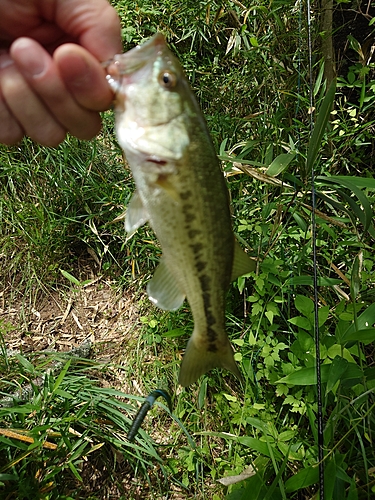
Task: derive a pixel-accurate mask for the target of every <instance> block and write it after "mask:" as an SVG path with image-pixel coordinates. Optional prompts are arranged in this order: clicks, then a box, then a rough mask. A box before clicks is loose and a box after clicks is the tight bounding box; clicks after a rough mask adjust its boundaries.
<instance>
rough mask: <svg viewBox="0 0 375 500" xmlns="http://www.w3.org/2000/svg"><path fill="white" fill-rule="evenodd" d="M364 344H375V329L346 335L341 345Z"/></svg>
mask: <svg viewBox="0 0 375 500" xmlns="http://www.w3.org/2000/svg"><path fill="white" fill-rule="evenodd" d="M353 341H355V342H362V343H363V344H370V343H371V342H375V328H366V329H365V330H357V331H354V332H350V333H348V334H345V335H344V336H343V338H342V339H341V344H342V345H344V344H346V343H347V342H353Z"/></svg>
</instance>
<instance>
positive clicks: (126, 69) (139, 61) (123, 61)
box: [103, 33, 167, 87]
mask: <svg viewBox="0 0 375 500" xmlns="http://www.w3.org/2000/svg"><path fill="white" fill-rule="evenodd" d="M166 48H167V44H166V41H165V38H164V36H163V35H162V34H161V33H156V34H155V35H154V36H152V37H151V38H150V39H149V40H147V41H146V42H144V43H142V44H140V45H137V46H136V47H134V48H133V49H131V50H129V51H128V52H125V53H124V54H116V55H114V56H113V58H112V59H110V60H108V61H106V62H105V63H103V66H104V67H105V69H106V71H107V80H108V81H109V83H110V85H111V86H112V87H113V86H114V85H113V83H114V82H118V81H119V80H120V79H122V78H123V77H128V78H129V77H131V75H132V74H134V73H135V72H138V71H139V70H141V69H142V68H143V67H145V66H146V65H149V64H150V61H152V60H155V59H156V57H158V56H159V55H162V54H163V51H164V50H165V49H166ZM128 78H127V79H128Z"/></svg>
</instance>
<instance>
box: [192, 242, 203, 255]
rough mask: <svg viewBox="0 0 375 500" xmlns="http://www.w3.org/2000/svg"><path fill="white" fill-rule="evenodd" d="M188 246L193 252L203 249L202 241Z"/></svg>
mask: <svg viewBox="0 0 375 500" xmlns="http://www.w3.org/2000/svg"><path fill="white" fill-rule="evenodd" d="M189 247H190V248H191V249H192V250H193V252H194V253H198V252H201V251H202V250H203V243H192V244H191V245H189Z"/></svg>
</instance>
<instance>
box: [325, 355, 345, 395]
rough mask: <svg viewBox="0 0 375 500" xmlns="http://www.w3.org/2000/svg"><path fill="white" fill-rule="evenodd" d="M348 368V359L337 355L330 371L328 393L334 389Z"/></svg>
mask: <svg viewBox="0 0 375 500" xmlns="http://www.w3.org/2000/svg"><path fill="white" fill-rule="evenodd" d="M347 368H348V362H347V360H346V359H344V358H341V357H340V356H336V357H335V358H334V359H333V361H332V363H331V365H330V367H329V372H328V380H327V387H326V395H327V394H328V393H329V392H330V391H332V389H333V387H334V386H335V385H336V383H337V382H338V381H339V380H340V378H341V376H342V375H343V374H344V372H345V371H346V369H347Z"/></svg>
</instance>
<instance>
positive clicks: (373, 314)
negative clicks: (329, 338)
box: [342, 302, 375, 340]
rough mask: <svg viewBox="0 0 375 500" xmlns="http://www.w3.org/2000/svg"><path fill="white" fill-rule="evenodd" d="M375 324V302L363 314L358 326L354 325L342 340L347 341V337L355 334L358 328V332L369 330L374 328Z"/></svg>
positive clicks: (359, 318) (358, 320)
mask: <svg viewBox="0 0 375 500" xmlns="http://www.w3.org/2000/svg"><path fill="white" fill-rule="evenodd" d="M374 324H375V302H374V303H373V304H371V305H369V306H368V307H367V309H365V310H364V311H363V313H362V314H361V315H360V316H359V317H358V319H357V325H355V324H354V323H352V324H351V325H350V326H349V328H348V329H347V330H346V332H345V333H344V335H343V336H342V340H343V339H346V336H347V335H349V334H351V333H353V332H354V331H355V330H356V328H358V330H359V331H360V330H367V329H368V328H372V327H373V326H374Z"/></svg>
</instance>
